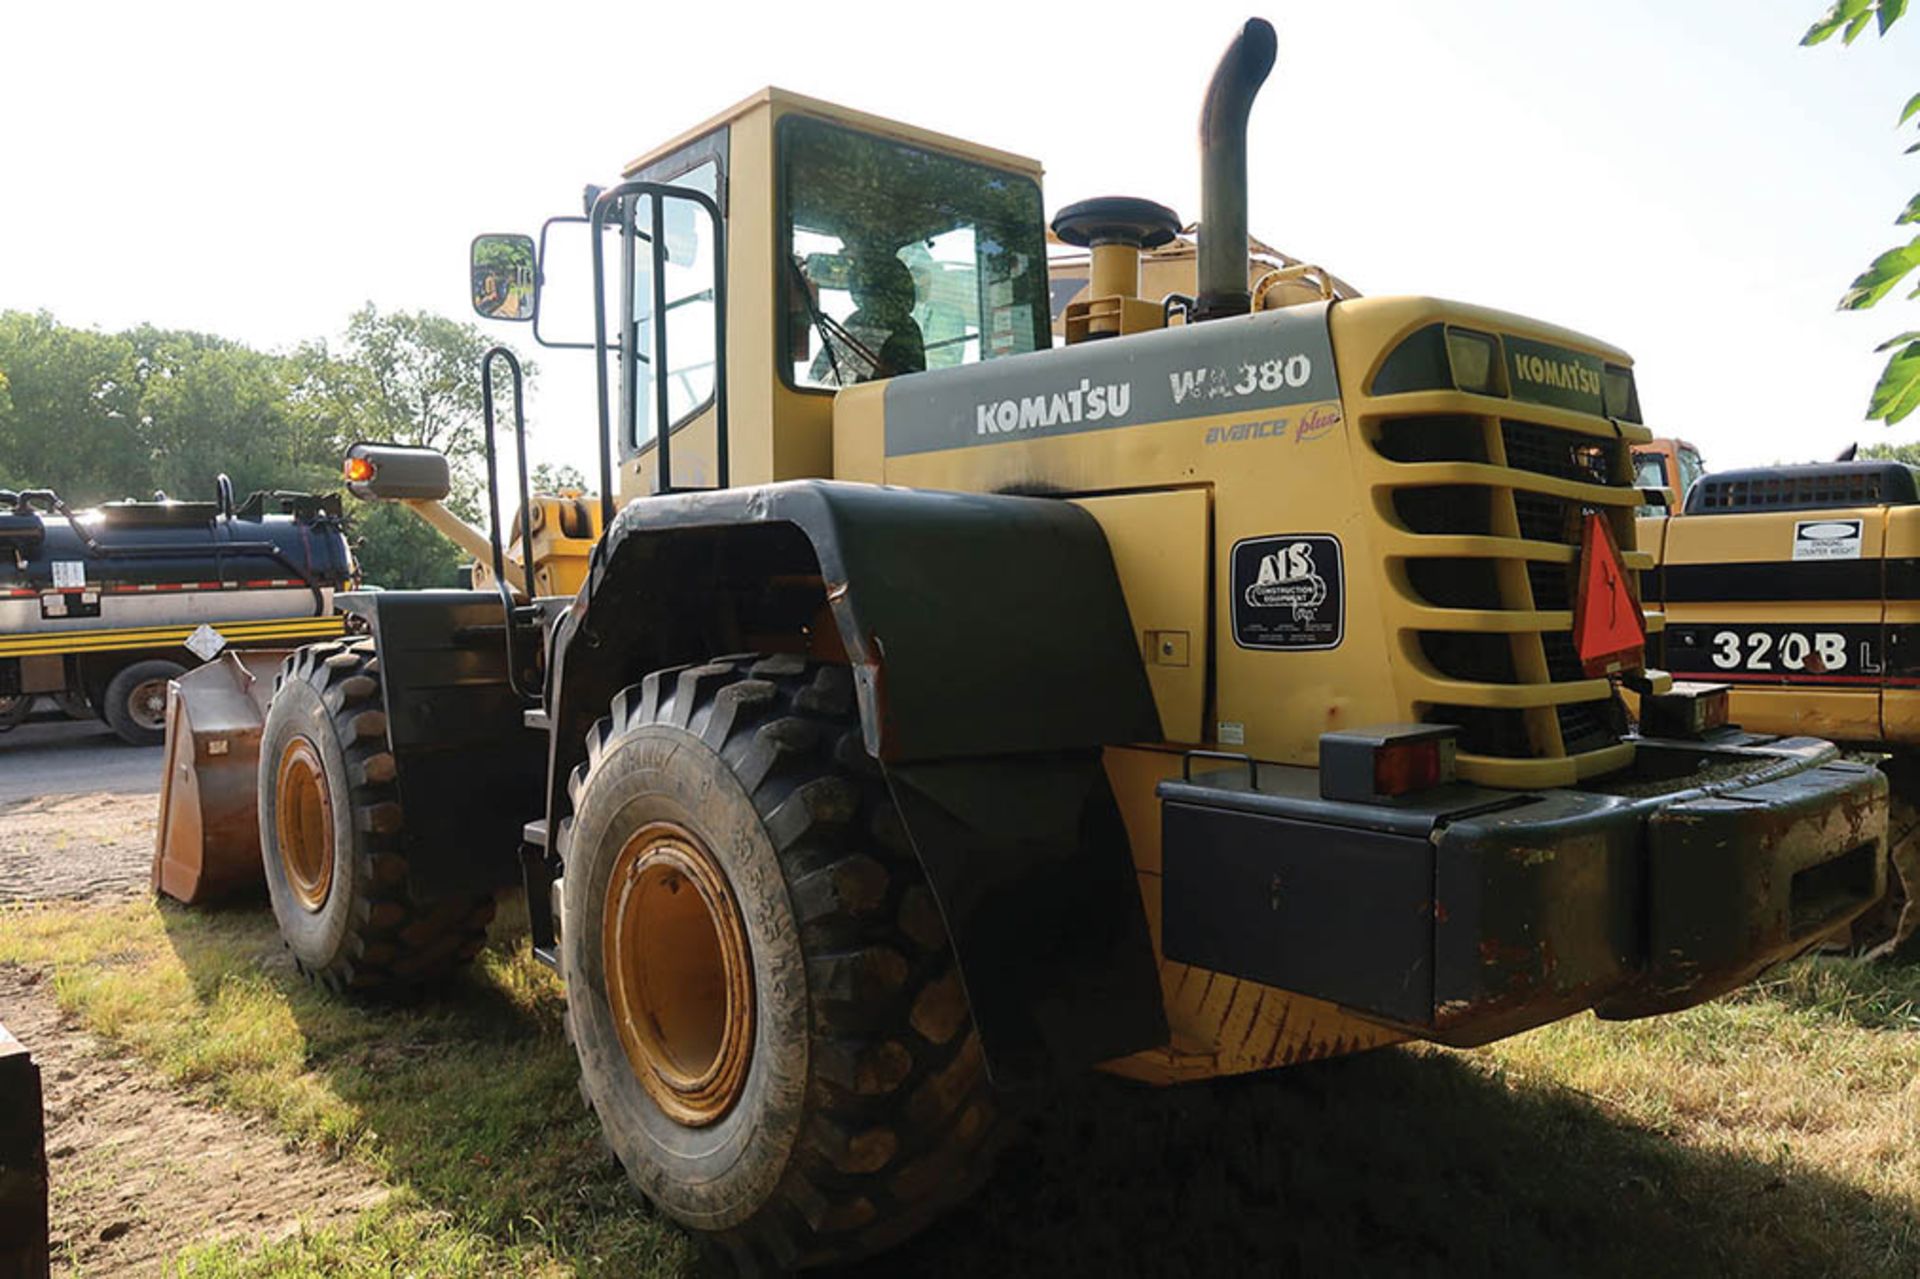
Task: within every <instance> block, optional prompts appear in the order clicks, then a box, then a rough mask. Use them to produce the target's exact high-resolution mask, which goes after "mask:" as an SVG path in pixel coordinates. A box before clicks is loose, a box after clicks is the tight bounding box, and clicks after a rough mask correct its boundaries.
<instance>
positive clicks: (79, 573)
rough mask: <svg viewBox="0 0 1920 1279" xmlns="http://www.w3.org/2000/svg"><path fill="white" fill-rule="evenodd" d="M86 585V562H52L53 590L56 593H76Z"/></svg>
mask: <svg viewBox="0 0 1920 1279" xmlns="http://www.w3.org/2000/svg"><path fill="white" fill-rule="evenodd" d="M86 584H87V562H86V561H85V560H55V561H54V562H53V589H54V590H56V591H77V590H80V589H82V588H84V587H85V586H86Z"/></svg>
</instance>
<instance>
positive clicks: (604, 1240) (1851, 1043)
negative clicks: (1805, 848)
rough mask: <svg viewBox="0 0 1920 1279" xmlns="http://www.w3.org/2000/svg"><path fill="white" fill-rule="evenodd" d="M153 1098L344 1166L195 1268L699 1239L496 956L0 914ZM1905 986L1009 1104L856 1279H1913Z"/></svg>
mask: <svg viewBox="0 0 1920 1279" xmlns="http://www.w3.org/2000/svg"><path fill="white" fill-rule="evenodd" d="M5 962H14V963H22V964H28V965H32V966H34V967H37V968H42V969H47V970H51V971H52V972H53V973H54V981H55V989H56V991H57V993H58V995H59V998H60V1000H61V1002H62V1003H63V1004H64V1005H65V1006H67V1007H68V1008H70V1009H73V1010H74V1011H76V1012H78V1013H79V1014H80V1015H81V1016H82V1017H83V1018H85V1019H86V1021H87V1022H88V1024H89V1025H90V1026H91V1027H92V1028H93V1029H94V1030H95V1031H97V1032H98V1033H101V1034H103V1035H106V1036H108V1037H111V1038H114V1039H117V1040H119V1041H121V1042H123V1043H125V1044H127V1045H128V1046H130V1047H131V1048H132V1049H133V1050H134V1051H136V1052H137V1053H138V1054H140V1055H141V1056H142V1057H144V1058H145V1059H147V1060H148V1061H150V1062H151V1063H153V1064H154V1065H155V1066H156V1067H157V1068H158V1069H159V1070H160V1071H162V1072H163V1073H164V1074H165V1075H166V1076H167V1077H168V1078H170V1079H171V1080H173V1081H175V1082H176V1083H178V1084H179V1085H180V1086H181V1087H183V1088H186V1089H189V1090H192V1091H194V1092H196V1093H198V1094H200V1095H202V1096H205V1097H207V1098H209V1099H210V1100H212V1101H214V1102H215V1103H217V1104H219V1105H223V1106H228V1107H232V1108H234V1109H237V1110H241V1111H245V1112H249V1113H253V1114H260V1115H266V1116H270V1117H271V1118H272V1120H273V1122H274V1123H275V1124H276V1125H277V1126H278V1127H279V1128H280V1129H281V1130H282V1131H283V1132H284V1133H286V1134H287V1135H288V1137H289V1138H290V1139H292V1140H293V1141H295V1142H298V1143H300V1144H302V1145H304V1146H306V1147H308V1148H309V1149H312V1150H314V1151H316V1152H321V1153H325V1154H328V1155H334V1156H338V1157H342V1158H349V1159H353V1160H356V1161H359V1162H361V1163H363V1164H364V1165H366V1166H367V1167H369V1168H371V1169H372V1170H374V1171H375V1172H376V1173H377V1174H378V1175H379V1176H380V1177H381V1178H383V1179H384V1180H385V1181H387V1182H388V1183H389V1184H391V1185H392V1186H393V1187H394V1188H395V1190H394V1193H393V1195H392V1196H391V1197H390V1198H389V1199H388V1200H387V1202H386V1203H385V1204H383V1205H382V1206H381V1207H379V1208H377V1209H375V1210H372V1211H370V1212H368V1213H366V1214H364V1215H363V1216H362V1217H361V1218H360V1219H359V1221H358V1222H357V1223H356V1224H355V1225H354V1226H353V1227H351V1228H342V1229H334V1230H328V1231H317V1232H314V1233H311V1234H302V1235H297V1236H295V1237H293V1238H290V1239H286V1240H283V1241H280V1242H277V1243H273V1244H269V1245H265V1246H258V1245H253V1244H249V1243H244V1242H237V1243H224V1244H219V1245H213V1246H206V1247H201V1248H197V1249H192V1250H189V1251H188V1252H186V1253H184V1254H183V1255H181V1256H180V1257H179V1258H178V1259H177V1262H176V1265H177V1267H178V1269H179V1270H180V1271H181V1272H182V1273H185V1274H190V1275H195V1276H201V1275H206V1276H220V1277H222V1279H224V1277H225V1276H240V1275H275V1276H283V1275H285V1276H291V1275H301V1276H304V1275H341V1274H363V1273H377V1274H408V1275H468V1274H471V1275H493V1274H600V1273H605V1274H620V1275H628V1274H632V1275H658V1276H668V1275H681V1274H687V1273H690V1272H691V1270H692V1267H693V1255H694V1254H693V1249H692V1248H691V1247H690V1245H689V1244H688V1243H687V1242H686V1241H685V1240H684V1238H682V1237H681V1236H680V1235H679V1234H678V1232H677V1231H675V1230H673V1229H672V1228H671V1227H670V1226H667V1225H666V1224H664V1223H663V1222H661V1221H660V1220H659V1219H658V1218H657V1217H655V1216H653V1215H652V1214H650V1213H649V1212H647V1211H646V1210H645V1209H644V1208H642V1207H640V1206H638V1205H637V1204H636V1203H635V1202H634V1200H633V1199H632V1198H631V1196H630V1194H629V1192H628V1191H627V1188H626V1186H625V1183H624V1181H623V1180H622V1178H621V1177H620V1176H619V1174H618V1173H617V1171H615V1170H614V1169H612V1168H611V1166H610V1165H608V1164H607V1162H606V1161H605V1158H604V1156H603V1155H601V1154H600V1153H599V1150H598V1144H597V1139H596V1136H595V1134H594V1132H593V1130H592V1128H591V1125H590V1124H589V1122H588V1121H587V1119H586V1118H585V1116H584V1114H583V1112H582V1109H581V1106H580V1104H579V1101H578V1097H577V1094H576V1091H575V1083H574V1078H575V1076H574V1068H573V1063H572V1059H571V1056H570V1054H569V1051H568V1049H567V1047H566V1044H565V1041H564V1038H563V1036H562V1034H561V1032H560V1025H559V1019H560V1013H561V996H560V991H559V988H558V986H557V983H555V982H554V980H553V979H552V978H551V976H550V975H549V974H547V973H546V972H545V971H544V970H542V969H541V968H539V967H538V966H537V965H536V964H534V963H532V962H531V960H530V959H529V957H528V955H527V952H526V945H525V941H524V939H515V940H501V941H499V942H497V943H496V945H495V946H494V947H493V948H492V949H490V950H489V951H487V952H486V954H485V956H484V958H483V960H482V961H481V963H480V965H479V966H478V969H477V971H476V972H475V973H474V974H473V975H472V976H471V977H470V978H467V979H464V980H462V981H460V982H457V983H455V984H454V985H453V986H452V987H451V988H450V989H449V990H448V991H446V992H444V993H443V997H442V998H440V999H438V1000H436V1001H434V1002H431V1003H422V1004H421V1005H419V1006H416V1007H411V1008H399V1009H392V1008H389V1009H384V1010H383V1009H377V1008H376V1009H367V1008H360V1007H355V1006H352V1005H349V1004H345V1003H342V1002H340V1001H337V1000H334V999H332V998H329V997H326V996H323V995H321V994H319V993H317V992H314V991H312V990H310V989H308V988H307V987H306V986H305V985H303V984H302V983H301V982H299V981H298V980H297V979H296V978H295V976H294V974H293V973H292V971H291V967H290V965H289V964H288V963H287V962H286V960H285V958H284V955H283V952H282V951H281V949H280V947H279V944H278V942H277V939H276V938H275V936H274V934H273V930H272V925H271V921H270V919H269V917H268V916H267V915H266V913H265V912H264V911H260V910H257V909H256V910H247V911H228V912H213V913H203V912H188V911H185V910H179V909H175V908H172V907H164V906H163V907H155V906H153V905H149V904H146V903H141V904H137V905H128V906H124V907H116V908H113V909H110V910H109V909H91V910H89V909H78V908H58V909H55V908H38V909H12V910H4V911H0V963H5ZM1916 1031H1920V971H1915V970H1905V969H1885V968H1869V967H1863V966H1860V965H1855V964H1849V963H1844V962H1840V961H1832V960H1814V961H1807V962H1803V963H1800V964H1796V965H1793V966H1791V967H1789V968H1787V969H1785V970H1783V971H1782V973H1781V974H1779V975H1777V976H1775V977H1774V978H1772V979H1770V980H1769V981H1767V982H1765V983H1763V984H1762V985H1760V986H1758V987H1756V988H1754V989H1752V990H1749V991H1747V992H1744V993H1743V994H1741V995H1740V996H1737V997H1735V998H1731V999H1727V1000H1722V1001H1720V1002H1717V1003H1714V1004H1711V1005H1707V1006H1705V1007H1702V1008H1697V1009H1693V1010H1691V1011H1689V1012H1686V1013H1682V1014H1678V1015H1675V1016H1671V1017H1665V1018H1656V1019H1652V1020H1648V1021H1641V1022H1632V1023H1624V1024H1614V1023H1605V1022H1600V1021H1597V1020H1595V1019H1594V1018H1592V1017H1586V1016H1583V1017H1577V1018H1573V1019H1571V1020H1569V1021H1566V1022H1562V1023H1559V1024H1557V1025H1555V1026H1550V1027H1546V1028H1544V1029H1542V1030H1539V1031H1535V1032H1533V1033H1531V1034H1528V1035H1523V1036H1520V1037H1518V1038H1516V1039H1513V1040H1509V1041H1507V1042H1505V1043H1503V1044H1499V1045H1496V1046H1494V1047H1492V1048H1490V1049H1484V1050H1480V1051H1478V1052H1472V1053H1454V1052H1447V1051H1443V1050H1428V1049H1411V1050H1397V1051H1385V1052H1379V1053H1373V1054H1368V1055H1365V1056H1361V1057H1355V1058H1350V1059H1344V1060H1339V1061H1332V1062H1324V1063H1319V1064H1316V1065H1310V1066H1302V1067H1297V1068H1294V1069H1292V1070H1287V1071H1281V1072H1277V1073H1275V1074H1272V1075H1267V1076H1262V1077H1257V1078H1249V1079H1237V1080H1221V1081H1217V1082H1214V1083H1210V1084H1203V1085H1196V1086H1191V1087H1186V1088H1179V1089H1172V1090H1165V1091H1156V1090H1151V1089H1145V1088H1140V1087H1135V1086H1132V1085H1129V1084H1126V1083H1124V1082H1121V1081H1118V1080H1115V1079H1111V1078H1108V1077H1105V1076H1097V1075H1096V1076H1088V1077H1083V1078H1078V1079H1074V1080H1071V1081H1066V1082H1063V1083H1062V1084H1060V1085H1059V1086H1057V1087H1055V1088H1053V1089H1051V1090H1049V1091H1048V1092H1047V1093H1046V1094H1044V1095H1042V1096H1040V1097H1037V1098H1032V1099H1029V1101H1028V1109H1029V1111H1030V1118H1029V1123H1028V1136H1027V1137H1026V1138H1024V1139H1023V1140H1022V1141H1021V1142H1019V1143H1018V1144H1017V1145H1016V1146H1015V1147H1014V1148H1013V1149H1012V1150H1011V1151H1009V1152H1008V1155H1007V1156H1006V1158H1005V1159H1004V1160H1003V1161H1002V1167H1001V1172H1000V1174H999V1175H998V1176H997V1177H996V1179H995V1180H994V1182H993V1183H992V1184H991V1185H990V1186H989V1187H988V1188H987V1190H986V1191H985V1193H983V1194H982V1195H981V1196H980V1197H979V1198H978V1199H977V1200H975V1201H974V1202H973V1203H972V1204H969V1205H968V1206H967V1207H965V1208H964V1209H962V1210H960V1211H959V1212H957V1213H956V1214H954V1215H953V1216H952V1217H950V1218H949V1219H947V1220H946V1221H944V1222H942V1223H941V1224H939V1225H938V1226H936V1227H935V1228H934V1229H933V1230H932V1231H931V1232H929V1233H928V1234H927V1235H925V1236H923V1237H922V1238H920V1239H918V1240H916V1241H913V1242H912V1243H910V1244H909V1245H907V1246H906V1247H905V1248H904V1249H902V1250H900V1251H897V1252H895V1253H892V1254H889V1255H888V1256H886V1257H884V1258H881V1259H879V1260H877V1261H875V1262H873V1263H871V1264H869V1265H868V1266H866V1267H864V1268H863V1269H862V1273H864V1274H867V1275H872V1276H882V1275H887V1276H891V1275H902V1274H914V1275H929V1276H946V1275H952V1276H959V1275H976V1274H981V1273H992V1274H996V1275H1005V1276H1026V1275H1034V1276H1041V1275H1045V1276H1056V1275H1069V1274H1082V1273H1095V1272H1101V1271H1104V1272H1110V1273H1116V1274H1122V1275H1136V1274H1138V1275H1146V1274H1151V1275H1194V1276H1203V1275H1204V1276H1214V1275H1224V1274H1245V1273H1285V1272H1291V1271H1297V1270H1307V1271H1314V1272H1318V1271H1329V1270H1337V1271H1341V1272H1349V1271H1357V1272H1361V1273H1390V1274H1426V1273H1436V1274H1437V1273H1482V1272H1504V1273H1511V1274H1536V1273H1547V1272H1550V1273H1556V1274H1569V1273H1571V1274H1601V1273H1606V1274H1617V1273H1633V1274H1636V1275H1642V1274H1644V1275H1666V1274H1676V1275H1678V1274H1689V1275H1690V1274H1701V1273H1739V1272H1752V1273H1767V1274H1807V1275H1855V1274H1857V1275H1885V1274H1896V1273H1915V1272H1920V1083H1916V1079H1920V1033H1916Z"/></svg>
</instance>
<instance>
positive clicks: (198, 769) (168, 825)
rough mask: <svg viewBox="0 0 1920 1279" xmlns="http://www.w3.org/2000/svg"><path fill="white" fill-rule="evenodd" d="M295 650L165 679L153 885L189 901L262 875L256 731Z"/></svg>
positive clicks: (261, 653) (225, 661) (264, 652)
mask: <svg viewBox="0 0 1920 1279" xmlns="http://www.w3.org/2000/svg"><path fill="white" fill-rule="evenodd" d="M290 651H291V650H288V649H268V648H256V649H249V650H246V651H244V652H235V651H233V650H231V649H229V650H228V651H227V652H225V653H222V654H221V655H220V656H219V658H218V659H216V660H214V661H211V662H208V663H207V664H206V665H205V666H202V667H200V668H199V669H198V670H194V671H189V672H187V673H186V674H185V675H182V676H181V677H180V678H179V679H177V680H174V681H173V682H172V683H171V684H170V685H169V686H168V689H167V748H166V772H165V773H164V774H162V776H161V781H160V832H159V836H158V838H157V840H156V841H155V844H154V850H153V888H154V891H155V892H159V893H165V894H166V895H167V896H169V897H174V898H178V899H179V900H180V901H183V902H185V903H187V904H188V905H189V906H193V905H198V904H200V903H202V902H207V901H212V900H214V899H216V898H219V897H225V896H230V895H232V894H234V893H236V892H239V891H242V890H244V889H247V888H250V887H253V886H256V885H259V884H261V883H263V882H264V881H263V879H262V876H261V870H260V820H259V817H258V814H257V799H258V796H257V794H256V792H257V790H258V785H259V774H258V768H259V762H260V730H261V726H262V725H263V724H264V723H265V722H266V716H267V699H268V698H270V697H272V696H273V676H274V673H275V672H276V671H278V670H279V669H280V663H281V662H282V661H284V660H285V659H286V657H287V655H288V653H289V652H290Z"/></svg>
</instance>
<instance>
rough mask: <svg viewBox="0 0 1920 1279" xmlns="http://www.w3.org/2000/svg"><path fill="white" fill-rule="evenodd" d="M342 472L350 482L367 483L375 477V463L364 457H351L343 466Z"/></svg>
mask: <svg viewBox="0 0 1920 1279" xmlns="http://www.w3.org/2000/svg"><path fill="white" fill-rule="evenodd" d="M341 473H342V474H344V475H345V476H346V477H347V483H349V484H365V483H366V482H367V481H368V480H370V479H372V478H373V463H372V462H370V461H368V460H367V459H366V458H364V457H350V458H348V459H347V464H346V465H345V466H344V467H342V468H341Z"/></svg>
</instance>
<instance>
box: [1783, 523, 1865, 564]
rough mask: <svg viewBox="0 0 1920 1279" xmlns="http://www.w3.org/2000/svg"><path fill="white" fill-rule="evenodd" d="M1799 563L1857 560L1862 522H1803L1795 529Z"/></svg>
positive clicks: (1794, 538) (1795, 526) (1795, 551)
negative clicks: (1801, 561)
mask: <svg viewBox="0 0 1920 1279" xmlns="http://www.w3.org/2000/svg"><path fill="white" fill-rule="evenodd" d="M1793 558H1795V559H1796V560H1857V559H1859V558H1860V521H1859V520H1801V521H1800V522H1798V523H1797V524H1795V525H1794V526H1793Z"/></svg>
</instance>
